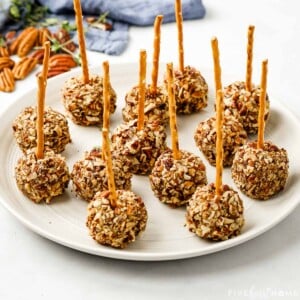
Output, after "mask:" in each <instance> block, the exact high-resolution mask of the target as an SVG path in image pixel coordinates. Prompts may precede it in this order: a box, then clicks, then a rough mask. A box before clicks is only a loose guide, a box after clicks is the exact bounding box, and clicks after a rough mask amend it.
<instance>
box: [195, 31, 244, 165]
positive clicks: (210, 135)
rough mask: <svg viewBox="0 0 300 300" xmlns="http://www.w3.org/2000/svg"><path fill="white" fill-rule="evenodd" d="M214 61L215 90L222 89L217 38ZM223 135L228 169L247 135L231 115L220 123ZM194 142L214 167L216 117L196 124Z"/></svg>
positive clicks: (225, 161) (225, 160) (213, 40)
mask: <svg viewBox="0 0 300 300" xmlns="http://www.w3.org/2000/svg"><path fill="white" fill-rule="evenodd" d="M211 46H212V51H213V58H214V59H213V60H214V72H215V85H216V90H219V89H222V83H221V67H220V59H219V48H218V40H217V38H215V37H214V38H213V39H212V40H211ZM222 133H223V156H222V157H223V166H224V167H228V166H231V165H232V160H233V156H234V153H235V151H236V150H237V149H238V148H239V147H240V146H242V145H243V144H245V143H246V141H247V133H246V131H245V130H244V128H243V125H242V124H241V122H240V121H239V120H238V119H237V118H236V117H234V116H233V115H227V116H224V118H223V122H222ZM194 140H195V142H196V145H197V147H198V148H199V149H200V151H202V153H203V154H204V156H205V157H206V158H207V160H208V161H209V163H210V164H211V165H213V166H215V165H216V140H217V130H216V117H215V116H213V117H211V118H209V119H207V120H205V121H202V122H200V123H199V124H198V126H197V128H196V131H195V134H194Z"/></svg>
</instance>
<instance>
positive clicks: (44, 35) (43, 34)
mask: <svg viewBox="0 0 300 300" xmlns="http://www.w3.org/2000/svg"><path fill="white" fill-rule="evenodd" d="M49 37H51V32H50V31H49V29H47V28H40V29H39V30H38V37H37V46H43V45H44V43H45V42H47V41H49Z"/></svg>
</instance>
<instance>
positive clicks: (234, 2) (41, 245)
mask: <svg viewBox="0 0 300 300" xmlns="http://www.w3.org/2000/svg"><path fill="white" fill-rule="evenodd" d="M205 5H206V8H207V15H206V17H205V19H203V20H199V21H190V22H185V23H184V34H185V57H186V62H187V63H190V64H192V65H196V66H198V67H199V68H200V69H201V67H203V68H212V58H211V48H210V39H211V37H212V36H214V35H215V36H217V37H218V39H219V47H220V52H221V63H222V69H223V74H226V73H231V74H237V76H239V78H243V76H244V73H245V43H246V30H247V26H248V25H249V24H254V25H255V26H256V30H255V42H254V74H253V80H254V81H255V82H259V79H260V63H261V60H262V59H264V58H268V59H269V77H268V88H269V91H268V92H269V94H270V96H271V97H272V96H273V97H274V98H276V100H278V101H280V102H281V103H283V105H285V106H287V107H288V108H289V109H290V110H292V111H293V112H294V114H295V115H296V116H297V117H298V118H300V104H299V103H300V101H299V96H298V95H299V92H298V90H297V88H298V85H297V83H298V82H299V78H300V68H299V61H300V38H299V37H300V20H299V8H300V4H299V1H297V0H289V1H282V0H251V1H240V0H226V1H225V0H206V1H205ZM162 39H163V40H162V48H161V61H165V62H166V61H170V60H177V54H176V50H177V43H176V30H175V25H174V24H167V25H164V26H163V28H162ZM151 47H152V28H150V27H149V28H137V27H131V28H130V43H129V46H128V48H127V50H126V51H125V52H124V54H122V55H121V56H119V57H108V56H105V55H103V54H99V53H88V58H89V62H90V64H91V65H94V64H101V62H102V61H103V60H104V59H109V60H110V62H111V63H113V62H116V63H118V62H127V61H136V59H137V56H138V51H139V49H140V48H145V49H147V50H148V52H149V57H151ZM237 79H238V78H237ZM223 83H224V84H226V83H228V82H226V78H223ZM33 84H35V77H34V75H32V76H30V77H29V78H27V79H26V80H24V81H22V82H18V84H17V89H16V92H14V93H12V94H4V93H1V92H0V112H2V111H3V110H4V109H5V107H7V106H8V105H12V104H13V103H14V101H15V100H16V99H17V98H19V97H20V96H21V95H22V94H23V93H24V92H25V91H26V90H28V89H30V88H31V87H32V85H33ZM19 106H21V101H20V104H19ZM287 134H288V133H287ZM0 142H1V140H0ZM295 142H296V141H295ZM298 143H299V141H298ZM299 213H300V207H299V206H298V207H297V208H296V209H295V210H294V212H293V213H292V214H291V215H289V216H288V217H287V218H286V219H285V220H284V221H282V222H281V223H280V224H278V225H277V226H276V227H274V228H273V229H271V230H269V231H268V232H266V233H264V234H263V235H261V236H259V237H257V238H255V239H254V240H251V241H249V242H247V243H245V244H242V245H240V246H237V247H234V248H231V249H228V250H225V251H222V252H219V253H215V254H211V255H207V256H203V257H198V258H193V259H186V260H180V261H169V262H148V263H146V262H145V263H144V262H130V261H118V260H113V259H107V258H102V257H96V256H92V255H88V254H83V253H80V252H77V251H75V250H72V249H69V248H66V247H63V246H60V245H57V244H55V243H53V242H51V241H48V240H47V239H44V238H42V237H40V236H38V235H37V234H35V233H33V232H31V231H30V230H28V229H27V228H25V227H24V226H23V225H22V224H21V223H19V221H17V220H16V219H15V218H14V217H13V216H12V215H11V214H10V213H9V212H7V211H6V210H5V209H4V207H2V206H0V299H3V300H12V299H51V300H53V299H73V300H77V299H155V298H156V299H243V298H246V299H278V298H281V299H288V298H293V299H300V285H299V269H300V259H299V253H300V238H299V235H300V218H299V217H298V215H299Z"/></svg>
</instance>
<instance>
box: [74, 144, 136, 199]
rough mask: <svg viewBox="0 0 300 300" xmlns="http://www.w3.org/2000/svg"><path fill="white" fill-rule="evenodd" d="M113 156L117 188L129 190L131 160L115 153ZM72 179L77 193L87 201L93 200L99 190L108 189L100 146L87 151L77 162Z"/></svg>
mask: <svg viewBox="0 0 300 300" xmlns="http://www.w3.org/2000/svg"><path fill="white" fill-rule="evenodd" d="M112 156H113V159H112V163H113V172H114V178H115V185H116V189H118V190H129V189H130V188H131V178H132V174H131V173H130V172H129V168H130V165H129V162H128V161H127V160H125V159H122V158H121V157H116V156H115V155H114V153H113V154H112ZM71 179H72V182H73V188H74V191H75V193H76V194H77V195H78V196H80V197H81V198H82V199H84V200H86V201H91V200H92V199H93V197H94V195H95V194H96V193H97V192H99V191H105V190H108V181H107V171H106V163H105V161H103V159H102V151H101V149H100V148H95V149H93V150H92V151H89V152H86V153H85V155H84V158H83V159H81V160H79V161H77V162H75V164H74V166H73V170H72V172H71Z"/></svg>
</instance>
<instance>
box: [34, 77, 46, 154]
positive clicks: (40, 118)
mask: <svg viewBox="0 0 300 300" xmlns="http://www.w3.org/2000/svg"><path fill="white" fill-rule="evenodd" d="M37 82H38V92H37V120H36V130H37V148H36V153H35V154H36V157H37V159H42V158H44V144H45V141H44V110H45V88H46V84H45V81H44V78H43V76H42V74H39V75H38V77H37Z"/></svg>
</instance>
